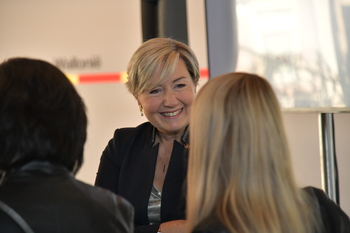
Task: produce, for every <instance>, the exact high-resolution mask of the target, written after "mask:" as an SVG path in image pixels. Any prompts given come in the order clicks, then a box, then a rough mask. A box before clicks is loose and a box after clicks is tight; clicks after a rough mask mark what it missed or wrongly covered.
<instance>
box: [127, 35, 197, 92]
mask: <svg viewBox="0 0 350 233" xmlns="http://www.w3.org/2000/svg"><path fill="white" fill-rule="evenodd" d="M179 59H182V60H183V61H184V62H185V65H186V68H187V70H188V72H189V73H190V75H191V78H192V81H193V83H194V84H197V83H198V80H199V76H200V73H199V65H198V60H197V58H196V56H195V54H194V52H193V51H192V50H191V48H190V47H189V46H187V45H186V44H184V43H182V42H179V41H176V40H174V39H170V38H154V39H150V40H148V41H146V42H144V43H143V44H142V45H141V46H140V47H139V48H138V49H137V50H136V51H135V53H134V54H133V55H132V57H131V59H130V62H129V64H128V68H127V74H128V81H127V82H126V86H127V88H128V90H129V92H130V93H131V94H133V95H134V96H137V95H138V94H140V93H142V92H143V91H144V90H146V89H152V88H154V87H156V86H158V85H159V84H161V83H163V82H165V81H166V80H167V78H169V77H170V76H171V75H172V74H173V73H174V71H175V68H176V66H177V64H178V62H179Z"/></svg>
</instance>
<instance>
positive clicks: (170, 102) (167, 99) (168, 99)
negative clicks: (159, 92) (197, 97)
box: [164, 91, 179, 107]
mask: <svg viewBox="0 0 350 233" xmlns="http://www.w3.org/2000/svg"><path fill="white" fill-rule="evenodd" d="M178 103H179V100H178V99H177V96H176V94H175V93H174V92H173V91H168V92H166V94H165V96H164V106H166V107H175V106H176V105H177V104H178Z"/></svg>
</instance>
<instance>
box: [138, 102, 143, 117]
mask: <svg viewBox="0 0 350 233" xmlns="http://www.w3.org/2000/svg"><path fill="white" fill-rule="evenodd" d="M139 107H140V113H141V116H143V108H142V105H140V106H139Z"/></svg>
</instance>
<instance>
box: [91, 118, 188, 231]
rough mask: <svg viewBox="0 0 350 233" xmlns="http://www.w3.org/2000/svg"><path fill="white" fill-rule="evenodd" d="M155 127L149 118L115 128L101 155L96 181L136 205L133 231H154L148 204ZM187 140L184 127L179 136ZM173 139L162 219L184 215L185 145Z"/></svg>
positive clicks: (155, 153)
mask: <svg viewBox="0 0 350 233" xmlns="http://www.w3.org/2000/svg"><path fill="white" fill-rule="evenodd" d="M155 136H156V129H155V127H153V126H152V125H151V124H150V123H149V122H146V123H143V124H141V125H139V126H137V127H136V128H122V129H117V130H116V131H115V133H114V137H113V138H112V139H111V140H110V141H109V143H108V145H107V147H106V149H105V150H104V151H103V154H102V156H101V161H100V166H99V169H98V173H97V177H96V182H95V185H98V186H100V187H103V188H107V189H109V190H112V191H113V192H115V193H116V194H119V195H121V196H123V197H125V198H126V199H127V200H128V201H129V202H130V203H131V204H132V205H133V206H134V208H135V232H157V230H158V227H159V224H153V225H150V223H149V221H148V212H147V210H148V209H147V206H148V201H149V197H150V194H151V190H152V186H153V180H154V172H155V166H156V162H157V156H158V148H159V144H156V145H153V144H154V140H155ZM182 140H183V144H185V145H187V144H188V135H187V129H186V130H185V133H184V134H183V136H182ZM183 144H181V143H179V142H177V141H174V147H173V151H172V154H171V159H170V162H169V167H168V171H167V174H166V177H165V180H164V185H163V190H162V201H161V222H167V221H171V220H178V219H185V206H186V203H185V196H186V191H185V187H184V181H185V178H186V172H187V157H188V149H186V148H185V147H184V146H183Z"/></svg>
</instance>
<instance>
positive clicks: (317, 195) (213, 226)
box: [193, 187, 350, 233]
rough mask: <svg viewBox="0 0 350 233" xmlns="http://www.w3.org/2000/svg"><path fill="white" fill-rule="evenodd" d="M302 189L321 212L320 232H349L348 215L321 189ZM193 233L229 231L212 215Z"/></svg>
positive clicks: (224, 232) (227, 232)
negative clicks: (321, 228) (321, 226)
mask: <svg viewBox="0 0 350 233" xmlns="http://www.w3.org/2000/svg"><path fill="white" fill-rule="evenodd" d="M303 190H305V191H306V192H307V193H308V194H309V195H310V196H311V197H312V199H313V200H315V208H316V211H319V212H320V213H321V216H322V223H323V225H324V227H323V228H324V230H323V231H322V232H320V233H350V220H349V217H348V216H347V215H346V214H345V213H344V212H343V211H342V210H341V208H340V207H339V206H338V205H337V204H336V203H335V202H333V201H332V200H331V199H329V198H328V196H327V195H326V194H325V193H324V191H323V190H321V189H317V188H314V187H306V188H304V189H303ZM193 233H229V231H228V230H227V228H226V227H225V226H224V225H223V224H222V223H221V222H220V221H219V220H218V219H216V218H215V217H213V218H210V219H207V220H206V221H203V223H201V224H199V225H198V226H197V227H196V228H195V229H194V231H193Z"/></svg>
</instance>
